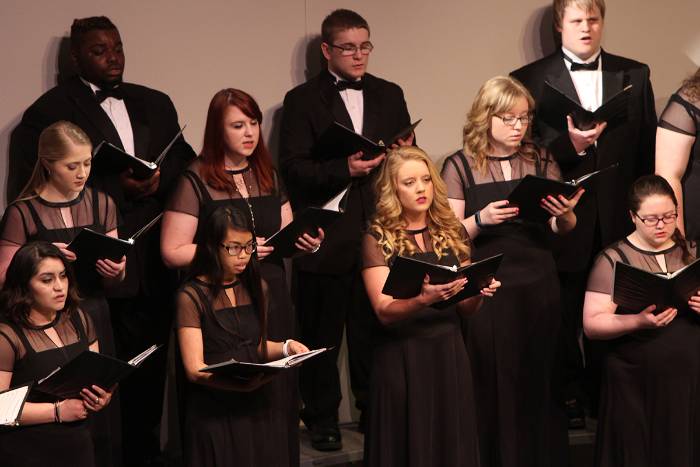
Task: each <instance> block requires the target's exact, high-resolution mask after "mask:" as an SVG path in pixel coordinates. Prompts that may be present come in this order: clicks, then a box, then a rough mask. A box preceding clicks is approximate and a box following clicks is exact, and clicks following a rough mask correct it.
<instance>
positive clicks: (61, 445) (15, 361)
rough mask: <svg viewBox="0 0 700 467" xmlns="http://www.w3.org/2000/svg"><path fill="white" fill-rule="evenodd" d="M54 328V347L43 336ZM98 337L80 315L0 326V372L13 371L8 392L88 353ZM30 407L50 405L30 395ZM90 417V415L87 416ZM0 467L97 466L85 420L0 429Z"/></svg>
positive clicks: (5, 323)
mask: <svg viewBox="0 0 700 467" xmlns="http://www.w3.org/2000/svg"><path fill="white" fill-rule="evenodd" d="M51 327H53V328H54V330H55V331H56V333H57V334H58V337H59V338H60V339H61V342H62V343H63V346H62V347H57V346H56V344H54V342H53V341H52V340H51V339H50V338H49V337H48V335H47V334H46V333H45V332H44V331H45V330H46V329H48V328H51ZM96 339H97V336H96V334H95V329H94V327H93V325H92V322H91V320H90V318H89V317H88V316H87V315H86V314H84V313H83V312H82V311H79V312H77V313H75V314H74V315H73V316H68V315H67V314H65V313H62V312H59V313H58V314H57V315H56V320H55V321H54V322H53V323H50V324H48V325H46V326H41V327H31V328H30V327H20V326H18V325H16V324H14V323H9V322H2V323H0V371H7V372H12V380H11V382H10V387H13V386H17V385H20V384H23V383H28V382H33V381H36V380H38V379H41V378H43V377H45V376H46V375H48V374H49V373H50V372H51V371H53V370H55V369H56V367H58V366H61V365H65V364H66V362H68V361H69V360H70V359H72V358H74V357H75V356H77V355H78V354H79V353H81V352H82V351H84V350H87V349H88V347H89V346H90V344H92V343H93V342H95V340H96ZM28 401H29V402H53V401H54V400H53V399H49V398H42V397H39V396H37V395H35V394H30V396H29V398H28ZM91 417H92V416H91ZM0 464H1V465H2V466H3V467H45V466H51V467H101V466H102V464H100V463H97V462H96V461H95V455H94V449H93V440H92V436H91V433H90V429H89V422H88V421H78V422H72V423H61V424H59V423H44V424H39V425H26V426H19V427H13V428H3V429H2V430H0Z"/></svg>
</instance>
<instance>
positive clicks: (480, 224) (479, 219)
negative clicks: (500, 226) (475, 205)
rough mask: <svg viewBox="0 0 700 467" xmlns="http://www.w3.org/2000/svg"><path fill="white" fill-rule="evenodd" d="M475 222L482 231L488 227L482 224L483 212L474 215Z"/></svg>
mask: <svg viewBox="0 0 700 467" xmlns="http://www.w3.org/2000/svg"><path fill="white" fill-rule="evenodd" d="M474 221H476V226H477V227H479V228H480V229H483V228H485V227H486V226H485V225H484V224H483V223H482V222H481V211H476V214H474Z"/></svg>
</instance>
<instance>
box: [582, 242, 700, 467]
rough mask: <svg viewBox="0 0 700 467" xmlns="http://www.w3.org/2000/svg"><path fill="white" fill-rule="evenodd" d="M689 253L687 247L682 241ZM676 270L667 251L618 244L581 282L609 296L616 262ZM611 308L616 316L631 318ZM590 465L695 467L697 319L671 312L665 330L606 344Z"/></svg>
mask: <svg viewBox="0 0 700 467" xmlns="http://www.w3.org/2000/svg"><path fill="white" fill-rule="evenodd" d="M689 249H690V251H691V253H692V254H694V255H696V254H697V250H696V248H695V246H694V245H692V244H689ZM660 254H662V255H663V256H664V261H665V263H666V270H667V271H669V272H673V271H675V270H677V269H680V268H681V267H683V265H684V264H683V261H682V251H681V248H680V247H678V246H673V247H672V248H669V249H668V250H665V251H661V252H649V251H644V250H642V249H639V248H637V247H635V246H634V245H632V243H630V242H629V240H627V239H624V240H621V241H619V242H617V243H615V244H613V245H611V246H610V247H608V248H606V249H605V250H603V251H602V252H601V253H600V255H598V258H597V259H596V262H595V264H594V265H593V269H592V270H591V274H590V277H589V280H588V287H587V290H588V291H589V292H598V293H604V294H607V295H611V294H612V283H613V276H614V272H613V268H614V264H615V262H617V261H622V262H623V263H627V264H631V265H632V266H634V267H637V268H640V269H644V270H646V271H650V272H662V271H663V269H662V268H661V266H660V264H659V262H658V260H657V259H656V255H660ZM639 311H640V310H628V309H623V308H621V307H618V308H617V310H616V313H618V314H623V313H624V314H627V313H638V312H639ZM602 382H603V384H602V388H601V396H600V411H599V415H598V433H597V434H596V465H597V466H600V467H659V466H664V467H699V466H700V319H699V318H698V316H697V315H696V314H695V313H694V312H693V311H692V310H691V309H690V308H689V307H687V306H686V307H685V308H679V309H678V315H677V316H676V318H675V319H674V320H673V321H672V322H671V323H670V324H669V325H668V326H666V327H663V328H658V329H651V330H640V331H635V332H632V333H629V334H626V335H624V336H622V337H619V338H617V339H613V340H611V341H610V346H609V350H608V353H607V354H606V356H605V360H604V361H603V375H602Z"/></svg>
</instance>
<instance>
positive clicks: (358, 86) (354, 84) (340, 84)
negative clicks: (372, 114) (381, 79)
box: [335, 79, 363, 91]
mask: <svg viewBox="0 0 700 467" xmlns="http://www.w3.org/2000/svg"><path fill="white" fill-rule="evenodd" d="M335 85H336V87H337V88H338V91H345V90H346V89H354V90H356V91H362V86H363V81H362V80H359V81H345V80H342V79H341V80H338V81H337V82H336V83H335Z"/></svg>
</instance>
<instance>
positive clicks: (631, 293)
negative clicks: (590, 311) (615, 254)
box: [613, 259, 700, 313]
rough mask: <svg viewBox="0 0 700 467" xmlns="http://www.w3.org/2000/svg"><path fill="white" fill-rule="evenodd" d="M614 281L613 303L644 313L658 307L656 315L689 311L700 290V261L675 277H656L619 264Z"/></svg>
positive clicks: (675, 273) (674, 274) (680, 271)
mask: <svg viewBox="0 0 700 467" xmlns="http://www.w3.org/2000/svg"><path fill="white" fill-rule="evenodd" d="M614 267H615V276H614V278H613V302H615V303H616V304H617V305H618V306H621V307H624V308H627V309H630V310H635V311H642V310H643V309H644V308H646V307H648V306H649V305H656V310H655V312H656V313H658V312H661V311H663V310H664V309H666V308H668V307H674V308H679V309H680V308H685V307H686V306H687V304H688V299H689V298H690V297H691V295H694V294H696V293H697V291H698V289H700V259H696V260H695V261H693V262H692V263H690V264H688V265H686V266H684V267H683V268H681V269H679V270H677V271H675V272H673V273H668V274H667V273H652V272H649V271H645V270H643V269H639V268H635V267H634V266H630V265H629V264H625V263H621V262H619V261H618V262H616V263H615V266H614Z"/></svg>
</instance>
